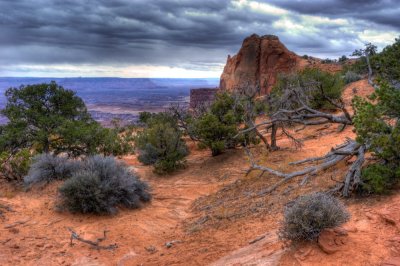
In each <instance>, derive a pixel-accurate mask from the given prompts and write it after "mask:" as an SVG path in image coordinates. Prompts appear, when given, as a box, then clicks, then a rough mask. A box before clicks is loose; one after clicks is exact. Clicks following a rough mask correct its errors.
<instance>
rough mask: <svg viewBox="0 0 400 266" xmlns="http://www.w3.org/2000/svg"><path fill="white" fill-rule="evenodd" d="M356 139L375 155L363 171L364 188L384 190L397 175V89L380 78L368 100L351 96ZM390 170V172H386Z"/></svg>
mask: <svg viewBox="0 0 400 266" xmlns="http://www.w3.org/2000/svg"><path fill="white" fill-rule="evenodd" d="M353 105H354V108H355V110H356V115H355V117H354V118H353V122H354V126H355V129H356V133H357V141H358V142H359V143H362V144H365V145H366V146H367V147H368V150H369V151H370V152H372V153H373V154H374V156H375V157H376V158H377V159H379V161H378V162H377V163H376V165H374V164H373V165H370V166H369V167H368V168H366V169H365V171H363V175H362V177H363V181H364V182H365V183H366V184H365V185H364V188H365V189H366V190H369V191H371V192H378V193H381V192H384V191H385V190H386V189H387V188H388V186H390V184H393V183H395V180H394V179H395V178H397V177H398V175H397V174H396V173H397V172H398V169H399V168H398V166H399V164H400V122H399V118H400V91H399V90H397V89H395V88H393V87H391V86H390V85H388V83H385V82H381V83H380V86H379V88H378V89H377V90H375V92H374V93H373V94H372V95H371V96H370V101H368V100H366V99H362V98H360V97H356V98H355V99H353ZM389 173H390V174H389Z"/></svg>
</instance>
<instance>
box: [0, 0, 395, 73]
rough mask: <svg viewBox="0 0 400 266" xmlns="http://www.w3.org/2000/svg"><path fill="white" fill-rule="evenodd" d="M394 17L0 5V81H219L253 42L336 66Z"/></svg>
mask: <svg viewBox="0 0 400 266" xmlns="http://www.w3.org/2000/svg"><path fill="white" fill-rule="evenodd" d="M399 18H400V1H399V0H351V1H350V0H319V1H314V0H270V1H260V0H141V1H139V0H97V1H94V0H0V77H10V76H17V77H79V76H81V77H133V78H134V77H166V78H168V77H170V78H206V77H219V76H220V75H221V73H222V70H223V67H224V65H225V63H226V59H227V56H228V54H230V55H234V54H236V53H237V52H238V50H239V49H240V46H241V43H242V41H243V39H244V38H245V37H247V36H249V35H251V34H253V33H256V34H258V35H265V34H273V35H277V36H278V37H279V38H280V40H281V41H282V42H283V43H284V44H285V45H286V46H287V47H288V48H289V49H290V50H292V51H294V52H296V53H297V54H299V55H303V54H307V55H312V56H317V57H321V58H338V57H339V56H341V55H347V56H349V55H350V54H351V53H352V51H354V50H355V49H358V48H361V47H363V45H364V44H365V43H367V42H372V43H374V44H376V45H377V46H378V48H380V49H382V48H383V47H384V46H386V45H388V44H390V43H393V42H394V39H395V38H396V37H399V36H400V20H399Z"/></svg>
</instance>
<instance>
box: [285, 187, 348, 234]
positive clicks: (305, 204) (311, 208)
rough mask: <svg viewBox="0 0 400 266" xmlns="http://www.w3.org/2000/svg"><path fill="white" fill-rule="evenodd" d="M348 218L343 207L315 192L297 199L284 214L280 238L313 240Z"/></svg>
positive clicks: (332, 198) (325, 195) (332, 199)
mask: <svg viewBox="0 0 400 266" xmlns="http://www.w3.org/2000/svg"><path fill="white" fill-rule="evenodd" d="M349 218H350V214H349V213H348V212H347V210H346V208H345V207H344V205H343V204H342V203H341V202H340V201H339V200H338V199H336V198H334V197H333V196H331V195H328V194H326V193H322V192H316V193H312V194H308V195H305V196H301V197H299V198H297V199H296V200H295V201H294V202H293V203H292V204H291V205H290V206H288V207H286V209H285V212H284V221H283V224H282V227H281V229H280V232H279V234H280V237H281V238H283V239H287V240H292V241H299V240H313V239H315V238H317V237H318V236H319V234H320V233H321V231H322V230H324V229H327V228H333V227H336V226H339V225H341V224H343V223H345V222H346V221H348V220H349Z"/></svg>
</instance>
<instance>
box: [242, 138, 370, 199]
mask: <svg viewBox="0 0 400 266" xmlns="http://www.w3.org/2000/svg"><path fill="white" fill-rule="evenodd" d="M365 150H366V149H365V146H364V145H360V144H359V143H357V142H356V141H354V140H351V139H348V140H347V141H346V142H345V143H343V144H341V145H339V146H338V147H336V148H333V149H332V150H331V151H330V152H329V153H327V154H326V155H324V156H320V157H313V158H307V159H304V160H301V161H297V162H293V163H290V164H291V165H300V164H305V163H319V164H316V165H312V166H310V167H306V168H303V169H301V170H299V171H294V172H291V173H283V172H280V171H277V170H274V169H272V168H270V167H266V166H262V165H259V164H257V163H256V162H255V160H254V157H253V155H252V154H251V152H250V150H249V149H248V148H247V147H245V151H246V153H247V155H248V157H249V159H250V163H251V166H250V168H249V169H248V170H247V174H249V173H250V172H251V171H254V170H259V171H262V174H263V173H265V172H267V173H269V174H272V175H275V176H278V177H282V179H281V180H280V181H278V182H277V183H275V184H274V185H272V186H270V187H269V188H267V189H265V190H264V191H262V192H261V194H268V193H271V192H272V191H274V190H275V189H277V188H278V187H280V186H281V185H283V184H285V183H286V182H288V181H289V180H291V179H293V178H294V177H298V176H306V177H305V179H307V178H308V176H310V175H316V174H317V173H319V172H321V171H324V170H326V169H328V168H330V167H333V166H335V165H336V164H338V163H339V162H341V161H344V160H346V159H347V158H348V157H352V156H355V155H357V159H356V160H355V161H354V163H353V164H352V165H351V167H350V169H349V171H348V173H347V175H346V177H345V181H344V185H342V186H341V187H340V190H341V191H342V195H343V196H345V197H348V196H349V194H350V191H352V190H353V189H354V188H356V187H357V186H358V185H359V184H361V178H360V177H361V167H362V165H363V163H364V161H365ZM303 180H304V179H303Z"/></svg>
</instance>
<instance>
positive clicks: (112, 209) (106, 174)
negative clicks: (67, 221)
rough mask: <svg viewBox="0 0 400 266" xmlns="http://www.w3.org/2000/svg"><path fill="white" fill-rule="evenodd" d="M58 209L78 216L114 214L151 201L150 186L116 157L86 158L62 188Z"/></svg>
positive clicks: (60, 189)
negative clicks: (123, 208)
mask: <svg viewBox="0 0 400 266" xmlns="http://www.w3.org/2000/svg"><path fill="white" fill-rule="evenodd" d="M59 192H60V193H59V207H60V209H61V210H68V211H70V212H73V213H76V212H79V213H95V214H114V213H116V212H117V208H118V207H125V208H130V209H134V208H139V207H140V206H141V203H142V202H147V201H149V200H150V199H151V195H150V193H149V187H148V185H147V184H146V183H145V182H143V181H140V180H139V178H138V176H137V175H136V174H134V173H133V172H132V171H131V170H130V169H129V168H128V167H127V165H125V164H124V163H122V162H118V161H116V160H115V158H114V157H102V156H93V157H89V158H87V159H86V160H85V161H84V163H83V165H82V167H81V170H79V171H77V172H74V173H73V174H72V177H71V178H70V179H68V180H66V181H65V183H64V184H63V185H62V186H61V187H60V188H59Z"/></svg>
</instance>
